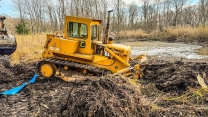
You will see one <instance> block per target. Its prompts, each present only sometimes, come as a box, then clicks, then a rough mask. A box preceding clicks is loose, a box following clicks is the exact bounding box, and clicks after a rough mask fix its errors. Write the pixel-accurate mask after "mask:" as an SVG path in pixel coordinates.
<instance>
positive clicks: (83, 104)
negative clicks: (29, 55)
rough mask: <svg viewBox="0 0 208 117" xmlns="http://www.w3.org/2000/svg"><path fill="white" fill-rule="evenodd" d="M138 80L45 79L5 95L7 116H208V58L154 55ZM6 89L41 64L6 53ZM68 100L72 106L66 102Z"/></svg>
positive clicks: (2, 65) (0, 71) (0, 100)
mask: <svg viewBox="0 0 208 117" xmlns="http://www.w3.org/2000/svg"><path fill="white" fill-rule="evenodd" d="M148 58H149V64H148V65H147V67H146V69H145V70H144V77H143V78H142V79H139V80H138V81H136V82H137V84H135V82H133V83H132V80H131V81H130V82H129V80H128V79H127V78H124V77H122V76H114V77H101V78H99V79H100V80H98V81H85V82H77V83H67V82H64V81H62V80H60V79H58V78H55V77H53V78H50V79H42V78H41V77H38V79H37V81H36V83H35V84H31V85H28V86H26V87H25V88H24V89H23V90H22V91H21V92H19V93H18V94H16V95H13V96H4V95H1V96H0V115H1V116H2V117H10V116H12V117H14V116H21V117H46V116H49V117H57V116H64V117H70V116H75V117H76V116H77V117H84V116H85V117H87V116H92V117H98V116H99V117H101V116H104V117H113V116H117V117H118V116H119V117H120V116H121V117H136V116H152V117H161V116H200V117H201V116H204V117H206V116H208V93H207V92H208V91H207V89H205V88H204V89H203V88H202V86H201V84H200V83H199V82H198V79H197V76H198V75H199V76H200V77H201V79H203V80H202V81H203V83H204V84H207V85H208V77H207V74H208V66H207V64H208V61H207V60H186V59H182V60H181V59H173V58H169V59H164V60H162V59H158V58H157V57H154V56H151V57H148ZM0 60H1V61H0V82H1V84H0V91H5V90H7V89H10V88H12V87H14V86H18V85H21V84H22V83H24V82H27V81H29V80H30V78H31V77H32V76H33V74H34V72H35V68H36V64H37V63H36V62H35V63H27V64H21V65H10V64H9V61H8V57H6V56H4V57H1V58H0ZM67 100H68V104H67V106H65V104H66V102H67Z"/></svg>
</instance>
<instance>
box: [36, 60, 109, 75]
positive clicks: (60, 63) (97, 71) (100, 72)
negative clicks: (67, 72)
mask: <svg viewBox="0 0 208 117" xmlns="http://www.w3.org/2000/svg"><path fill="white" fill-rule="evenodd" d="M45 62H50V63H53V64H55V65H56V66H57V67H59V66H65V65H66V66H69V67H72V68H73V67H74V68H81V69H85V70H87V71H88V72H89V73H92V74H93V75H96V76H104V75H107V74H111V72H110V71H109V70H107V69H104V68H99V67H95V66H92V65H88V64H83V63H77V62H73V61H69V60H61V59H56V58H49V59H44V60H41V61H40V62H39V63H38V72H39V71H40V70H39V69H40V65H41V64H43V63H45Z"/></svg>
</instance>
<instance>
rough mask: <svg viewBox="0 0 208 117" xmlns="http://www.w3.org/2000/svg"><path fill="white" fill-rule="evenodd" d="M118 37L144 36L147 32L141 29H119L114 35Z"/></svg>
mask: <svg viewBox="0 0 208 117" xmlns="http://www.w3.org/2000/svg"><path fill="white" fill-rule="evenodd" d="M116 37H117V38H119V39H129V38H145V37H147V33H146V32H145V31H143V30H142V29H138V30H127V31H121V32H119V34H118V35H117V36H116Z"/></svg>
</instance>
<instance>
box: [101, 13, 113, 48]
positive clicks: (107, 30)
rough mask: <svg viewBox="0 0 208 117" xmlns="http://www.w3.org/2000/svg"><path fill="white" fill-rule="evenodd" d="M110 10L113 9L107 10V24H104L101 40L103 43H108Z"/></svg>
mask: <svg viewBox="0 0 208 117" xmlns="http://www.w3.org/2000/svg"><path fill="white" fill-rule="evenodd" d="M112 11H113V10H110V11H108V19H107V26H106V29H105V33H104V36H103V40H102V43H103V44H108V34H109V28H110V13H111V12H112Z"/></svg>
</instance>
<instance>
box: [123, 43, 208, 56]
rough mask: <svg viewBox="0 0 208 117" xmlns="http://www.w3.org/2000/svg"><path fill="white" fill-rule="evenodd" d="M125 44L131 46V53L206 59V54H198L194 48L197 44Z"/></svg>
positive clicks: (197, 47) (196, 47)
mask: <svg viewBox="0 0 208 117" xmlns="http://www.w3.org/2000/svg"><path fill="white" fill-rule="evenodd" d="M125 45H130V46H132V55H133V56H134V55H140V54H143V53H146V54H147V55H148V56H155V55H156V56H158V57H180V58H186V59H206V58H208V56H205V55H198V54H197V53H195V50H196V49H199V48H201V47H202V46H199V45H189V44H180V43H165V42H145V41H142V42H128V43H125Z"/></svg>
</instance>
